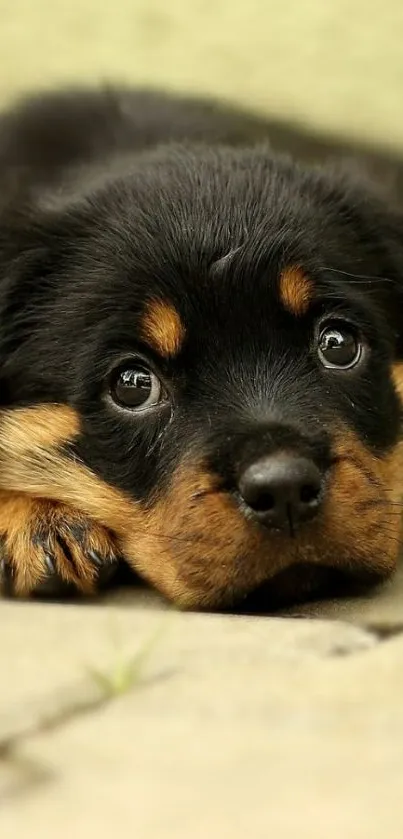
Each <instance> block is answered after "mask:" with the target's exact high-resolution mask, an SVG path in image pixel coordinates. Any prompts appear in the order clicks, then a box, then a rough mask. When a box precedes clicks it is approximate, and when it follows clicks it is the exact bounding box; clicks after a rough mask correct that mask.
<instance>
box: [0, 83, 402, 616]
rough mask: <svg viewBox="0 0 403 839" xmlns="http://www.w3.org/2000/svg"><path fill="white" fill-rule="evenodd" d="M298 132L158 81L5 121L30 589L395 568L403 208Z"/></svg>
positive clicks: (14, 397)
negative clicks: (131, 576)
mask: <svg viewBox="0 0 403 839" xmlns="http://www.w3.org/2000/svg"><path fill="white" fill-rule="evenodd" d="M276 132H277V133H276ZM273 133H274V135H275V139H276V138H277V139H276V142H275V149H274V150H273V147H272V145H270V142H269V140H270V136H271V134H273ZM301 137H302V135H301ZM302 139H303V138H302ZM283 141H284V142H283ZM293 144H294V145H296V146H298V137H297V136H296V135H295V134H292V132H287V130H286V129H283V130H282V129H281V127H280V128H279V127H278V126H277V128H276V126H271V125H270V124H269V123H268V122H266V121H265V120H264V119H260V118H258V117H256V118H255V117H253V116H248V115H247V114H242V113H239V112H237V111H233V110H231V109H230V108H226V107H220V106H218V105H214V104H212V103H208V102H197V101H189V100H188V101H186V100H182V99H176V98H175V97H169V96H164V95H163V94H158V93H155V94H153V93H147V92H141V91H140V92H136V91H125V90H115V91H114V90H106V91H99V92H92V91H83V92H74V91H73V92H68V93H55V94H47V95H44V96H41V97H39V98H34V99H30V100H28V101H27V102H24V103H22V104H21V105H19V106H17V107H16V108H14V109H13V110H12V111H10V112H9V113H5V114H4V116H3V117H2V119H1V121H0V398H1V408H0V492H1V497H0V535H1V540H2V559H1V573H2V579H3V590H4V591H7V592H9V593H11V594H14V595H16V596H20V597H26V596H29V595H33V594H37V593H43V592H45V591H48V592H49V591H51V592H52V591H53V592H58V591H59V590H61V591H64V590H66V591H67V590H69V591H70V590H71V589H74V590H75V591H77V592H81V593H84V594H91V593H93V592H96V591H97V589H98V584H99V581H100V580H102V579H104V578H105V577H106V576H107V575H108V573H109V571H112V570H113V569H114V568H115V567H116V566H117V564H118V563H119V562H120V561H121V560H123V561H124V562H126V563H127V564H128V565H129V566H130V567H131V568H132V569H134V571H135V572H136V573H138V574H139V575H140V577H142V578H144V579H145V580H147V581H148V582H149V583H150V584H152V585H154V586H155V587H156V588H157V589H158V590H159V591H160V592H162V593H163V594H164V595H165V596H166V597H167V598H169V599H171V600H172V601H174V602H175V603H176V604H178V605H179V606H182V607H187V608H208V609H217V608H221V609H222V608H231V609H232V608H238V607H240V604H242V602H243V601H245V598H247V597H248V596H250V595H251V594H252V593H253V592H256V591H258V590H263V589H264V588H265V586H266V587H267V590H268V591H270V593H271V594H270V596H271V598H272V600H273V602H276V598H278V599H279V601H280V600H281V598H282V596H283V595H284V593H286V596H287V597H289V598H291V599H298V598H300V597H305V596H308V595H311V594H312V593H313V592H315V591H316V587H317V586H318V585H319V583H320V585H322V583H323V579H324V577H326V579H329V580H330V581H331V580H333V579H335V577H337V576H338V575H341V576H342V577H344V576H346V578H349V577H351V578H352V579H357V580H361V579H362V580H363V581H364V580H365V581H375V580H378V579H381V578H383V577H385V576H386V575H389V574H390V573H391V572H392V571H393V570H394V568H395V566H396V562H397V558H398V552H399V541H400V524H401V501H402V494H403V444H402V440H401V413H402V411H401V400H400V396H401V394H402V393H403V375H402V370H403V368H402V367H401V362H402V356H403V317H402V311H403V310H402V305H403V299H402V298H403V294H402V291H403V285H402V283H403V219H402V216H401V213H400V210H399V208H398V206H395V204H394V202H392V201H391V200H390V199H389V197H388V196H386V197H385V195H384V194H383V192H382V190H381V191H380V190H379V189H378V187H374V186H373V185H372V183H370V182H367V180H366V179H365V178H363V177H362V176H361V175H356V174H355V173H353V172H352V171H348V172H347V173H346V172H345V171H343V170H341V169H340V168H339V167H338V166H335V165H334V164H333V163H329V164H323V165H322V164H321V165H314V164H311V163H304V162H299V161H296V160H295V159H294V158H293V157H292V156H287V155H285V154H282V153H281V152H279V150H278V148H276V146H277V147H278V146H279V145H281V146H283V147H284V148H285V150H287V148H290V147H291V148H292V146H293ZM303 145H304V142H302V146H303ZM305 145H306V146H307V148H308V149H310V150H311V152H312V148H313V149H314V150H315V142H314V145H313V147H312V145H311V146H310V145H309V143H308V144H306V143H305ZM316 146H317V144H316ZM292 150H294V151H295V149H292ZM325 151H326V149H325ZM311 152H310V154H311V156H312V153H311ZM297 156H298V155H297ZM302 156H303V157H304V156H305V157H307V156H309V155H306V154H305V155H304V154H303V155H302ZM325 156H326V155H325ZM294 157H295V155H294ZM374 161H375V163H377V164H380V170H381V171H382V173H384V174H385V176H386V174H388V172H389V171H392V169H393V167H392V168H390V167H389V164H388V163H387V162H386V163H385V161H383V160H382V159H381V158H379V159H376V156H375V157H374V158H373V162H374ZM378 169H379V166H378ZM399 177H401V167H400V168H399V167H397V169H396V180H397V181H398V179H399ZM333 573H334V575H335V577H333V576H332V575H333ZM277 583H278V585H277ZM276 586H277V587H276Z"/></svg>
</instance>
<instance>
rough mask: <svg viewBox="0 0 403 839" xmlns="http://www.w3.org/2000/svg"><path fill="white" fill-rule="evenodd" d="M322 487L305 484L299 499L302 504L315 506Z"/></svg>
mask: <svg viewBox="0 0 403 839" xmlns="http://www.w3.org/2000/svg"><path fill="white" fill-rule="evenodd" d="M319 495H320V487H319V486H316V485H315V484H303V486H302V487H301V489H300V493H299V498H300V501H301V502H302V504H314V503H315V502H316V501H318V500H319Z"/></svg>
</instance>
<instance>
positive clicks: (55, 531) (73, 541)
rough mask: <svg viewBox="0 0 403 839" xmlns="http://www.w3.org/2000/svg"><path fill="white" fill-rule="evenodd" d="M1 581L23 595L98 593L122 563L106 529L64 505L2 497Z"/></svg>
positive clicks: (9, 591)
mask: <svg viewBox="0 0 403 839" xmlns="http://www.w3.org/2000/svg"><path fill="white" fill-rule="evenodd" d="M0 538H1V540H2V541H1V544H2V547H1V556H0V584H1V586H2V589H3V592H4V593H7V594H11V595H15V596H17V597H18V596H19V597H27V596H28V595H32V594H37V595H40V596H55V595H61V594H63V593H66V592H68V591H71V590H73V591H74V590H75V591H78V592H81V593H83V594H92V593H94V592H95V591H96V590H97V588H98V586H99V584H101V583H103V582H105V581H106V580H107V579H108V578H109V576H112V573H113V571H114V570H115V569H116V567H117V564H118V552H117V549H116V548H115V545H114V543H113V539H112V537H111V535H110V534H109V533H108V531H107V530H105V529H104V528H102V527H101V526H100V525H98V524H96V523H94V522H92V521H90V520H89V519H86V518H85V517H84V516H82V515H80V514H79V513H78V512H76V511H75V510H73V509H72V508H70V507H67V506H65V505H64V504H56V503H54V502H52V501H45V500H43V499H36V498H29V497H28V496H23V495H12V494H9V495H8V494H5V493H4V494H1V495H0Z"/></svg>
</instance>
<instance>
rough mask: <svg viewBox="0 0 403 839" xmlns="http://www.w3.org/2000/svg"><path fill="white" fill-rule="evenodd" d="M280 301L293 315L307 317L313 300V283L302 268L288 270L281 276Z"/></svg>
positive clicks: (294, 267) (293, 267)
mask: <svg viewBox="0 0 403 839" xmlns="http://www.w3.org/2000/svg"><path fill="white" fill-rule="evenodd" d="M279 293H280V300H281V302H282V304H283V306H285V308H286V309H287V310H288V311H289V312H291V314H292V315H295V316H296V317H300V316H301V315H305V314H306V312H307V311H308V309H309V305H310V303H311V301H312V298H313V283H312V280H310V279H309V277H307V276H306V275H305V274H304V272H303V270H302V268H300V267H299V266H297V265H296V266H292V267H291V268H286V270H285V271H283V272H282V274H281V276H280V285H279Z"/></svg>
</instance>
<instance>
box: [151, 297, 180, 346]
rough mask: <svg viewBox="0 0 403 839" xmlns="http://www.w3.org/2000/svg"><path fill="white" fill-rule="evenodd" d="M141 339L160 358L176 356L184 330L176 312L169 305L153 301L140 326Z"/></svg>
mask: <svg viewBox="0 0 403 839" xmlns="http://www.w3.org/2000/svg"><path fill="white" fill-rule="evenodd" d="M141 333H142V336H143V338H144V339H145V340H146V341H148V343H149V344H151V346H152V347H153V348H154V349H155V350H156V351H157V352H158V353H159V354H160V355H162V356H167V357H169V356H173V355H176V354H177V353H178V352H179V350H180V348H181V345H182V342H183V339H184V336H185V330H184V326H183V324H182V322H181V319H180V317H179V314H178V312H177V311H176V309H174V307H173V306H172V305H171V303H166V302H164V301H162V300H154V301H153V302H152V303H150V305H149V306H148V309H147V311H146V313H145V315H144V317H143V321H142V325H141Z"/></svg>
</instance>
